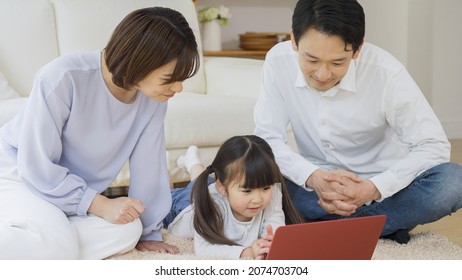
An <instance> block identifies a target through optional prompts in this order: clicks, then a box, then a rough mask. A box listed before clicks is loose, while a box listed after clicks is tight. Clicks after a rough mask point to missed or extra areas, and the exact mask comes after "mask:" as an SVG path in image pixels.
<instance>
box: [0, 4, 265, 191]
mask: <svg viewBox="0 0 462 280" xmlns="http://www.w3.org/2000/svg"><path fill="white" fill-rule="evenodd" d="M147 6H164V7H170V8H173V9H175V10H178V11H180V12H181V13H182V14H183V15H184V16H185V17H186V19H187V20H188V22H189V23H190V25H191V27H192V29H193V30H194V32H195V34H196V38H197V42H198V44H199V47H200V46H201V36H200V31H199V30H200V29H199V23H198V20H197V13H196V7H195V6H194V4H193V1H192V0H0V35H1V40H0V126H1V125H3V124H4V123H5V122H7V121H8V120H9V119H11V117H12V116H14V115H15V114H16V113H17V112H18V111H19V110H20V109H21V108H22V107H23V105H24V103H25V102H26V101H27V96H28V94H29V91H30V88H31V86H32V80H33V77H34V75H35V73H36V71H37V70H38V69H39V68H40V67H41V66H43V65H45V64H46V63H48V62H49V61H51V60H52V59H54V58H56V57H58V56H60V55H62V54H66V53H70V52H76V51H82V50H95V49H101V48H103V47H104V46H105V45H106V42H107V40H108V39H109V37H110V35H111V32H112V30H113V29H114V27H115V26H116V25H117V23H119V22H120V20H121V19H122V18H123V17H124V16H125V15H127V14H128V13H129V12H131V11H132V10H135V9H138V8H142V7H147ZM262 63H263V61H262V60H256V59H243V58H226V57H205V58H202V59H201V67H200V71H199V73H198V74H197V75H196V76H195V77H193V78H192V79H190V80H188V81H186V83H185V85H184V92H182V93H180V94H177V96H175V97H174V98H173V99H172V100H170V101H169V108H168V113H167V117H166V125H165V129H166V143H167V150H168V152H169V168H170V175H171V178H172V181H173V182H174V183H177V182H182V181H187V180H189V176H188V175H187V174H186V172H184V170H181V169H179V168H178V167H177V166H176V159H177V158H178V156H179V155H180V154H182V153H184V152H185V150H186V149H187V147H188V146H190V145H193V144H194V145H197V146H199V147H200V148H201V156H202V159H203V160H204V162H205V163H206V164H208V163H209V162H210V161H211V160H212V159H213V157H214V156H215V153H216V151H217V149H218V147H219V146H220V145H221V144H222V143H223V142H224V141H225V140H226V139H227V138H229V137H231V136H233V135H242V134H251V133H252V132H253V128H254V123H253V107H254V104H255V101H256V97H257V95H258V88H259V80H260V71H261V66H262ZM2 74H3V75H2ZM2 77H4V78H3V79H2ZM16 93H17V94H18V95H16ZM31 141H33V140H32V139H31ZM127 170H128V169H127V166H126V167H125V168H124V169H123V170H122V171H121V173H120V174H119V176H118V178H117V180H116V181H115V182H114V184H113V185H115V186H120V185H122V186H124V185H128V184H129V174H128V171H127Z"/></svg>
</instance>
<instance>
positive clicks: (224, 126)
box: [165, 92, 256, 149]
mask: <svg viewBox="0 0 462 280" xmlns="http://www.w3.org/2000/svg"><path fill="white" fill-rule="evenodd" d="M255 102H256V100H255V98H247V97H239V96H235V97H233V96H220V95H214V94H207V95H203V94H197V93H191V92H182V93H179V94H177V95H176V96H175V97H174V98H172V99H171V100H170V101H169V105H168V110H167V116H166V122H165V137H166V143H167V149H171V148H183V147H188V146H189V145H197V146H220V145H221V144H223V142H224V141H225V140H226V139H228V138H230V137H232V136H234V135H242V134H252V133H253V130H254V122H253V108H254V106H255Z"/></svg>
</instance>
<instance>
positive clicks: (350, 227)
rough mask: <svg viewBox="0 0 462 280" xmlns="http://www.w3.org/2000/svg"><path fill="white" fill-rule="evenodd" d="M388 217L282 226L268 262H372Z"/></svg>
mask: <svg viewBox="0 0 462 280" xmlns="http://www.w3.org/2000/svg"><path fill="white" fill-rule="evenodd" d="M385 220H386V216H385V215H377V216H368V217H358V218H346V219H340V220H329V221H320V222H310V223H303V224H294V225H286V226H281V227H278V228H277V229H276V231H275V232H274V236H273V241H272V243H271V248H270V251H269V253H268V255H267V256H266V259H267V260H370V259H371V258H372V255H373V254H374V250H375V247H376V245H377V242H378V240H379V238H380V233H381V232H382V228H383V226H384V224H385Z"/></svg>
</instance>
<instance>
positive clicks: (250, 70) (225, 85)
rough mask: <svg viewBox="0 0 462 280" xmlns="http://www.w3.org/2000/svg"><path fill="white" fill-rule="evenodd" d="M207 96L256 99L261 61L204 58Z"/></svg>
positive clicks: (258, 89) (234, 58) (233, 58)
mask: <svg viewBox="0 0 462 280" xmlns="http://www.w3.org/2000/svg"><path fill="white" fill-rule="evenodd" d="M204 66H205V78H206V83H207V94H216V95H225V96H239V97H250V98H253V99H257V97H258V94H259V91H260V78H261V69H262V66H263V60H260V59H252V58H236V57H204Z"/></svg>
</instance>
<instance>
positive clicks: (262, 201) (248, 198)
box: [217, 181, 273, 222]
mask: <svg viewBox="0 0 462 280" xmlns="http://www.w3.org/2000/svg"><path fill="white" fill-rule="evenodd" d="M217 187H218V190H219V191H220V193H221V194H222V195H223V196H227V197H228V201H229V204H230V206H231V211H232V212H233V214H234V217H235V218H236V219H237V220H238V221H241V222H248V221H250V220H252V218H253V217H255V216H257V215H258V214H260V213H261V212H262V211H263V209H265V208H266V207H267V206H268V204H269V203H270V202H271V199H272V197H273V191H272V186H267V187H264V188H259V189H244V188H242V187H240V186H239V184H237V183H236V182H233V183H231V184H230V185H229V186H228V187H227V188H225V187H224V186H223V185H222V184H221V183H220V182H219V181H218V182H217Z"/></svg>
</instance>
